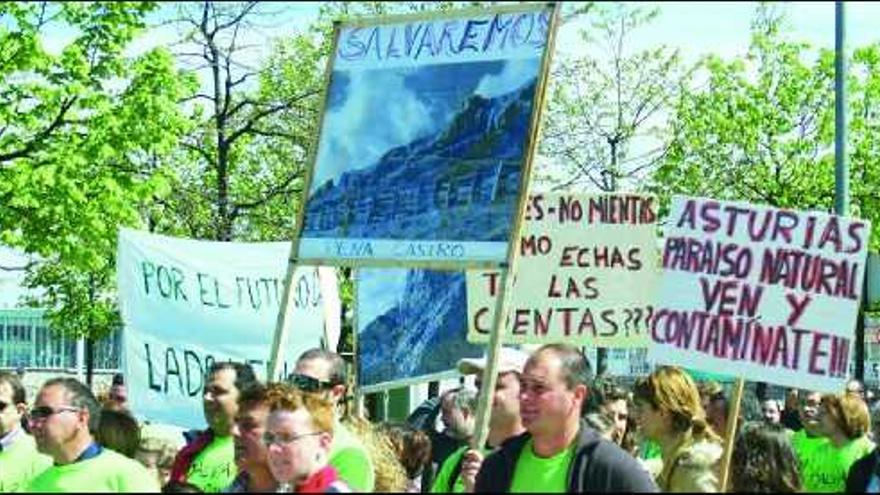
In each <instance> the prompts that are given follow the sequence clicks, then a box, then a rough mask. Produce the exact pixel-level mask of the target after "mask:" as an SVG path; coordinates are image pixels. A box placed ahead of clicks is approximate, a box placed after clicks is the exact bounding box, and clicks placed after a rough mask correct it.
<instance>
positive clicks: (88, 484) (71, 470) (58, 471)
mask: <svg viewBox="0 0 880 495" xmlns="http://www.w3.org/2000/svg"><path fill="white" fill-rule="evenodd" d="M27 491H29V492H54V493H62V492H73V493H85V492H114V493H132V492H134V493H136V492H150V493H158V492H159V480H158V479H156V476H155V475H153V474H151V473H150V472H149V471H147V468H145V467H143V466H142V465H141V464H140V463H139V462H137V461H134V460H132V459H129V458H128V457H125V456H124V455H122V454H119V453H116V452H114V451H112V450H110V449H104V450H103V451H102V452H101V453H100V454H98V455H97V456H95V457H92V458H91V459H86V460H85V461H80V462H74V463H73V464H64V465H62V466H51V467H49V468H48V469H46V470H45V471H43V472H42V473H41V474H40V475H39V476H37V477H36V478H35V479H34V480H33V481H31V484H30V485H29V486H28V489H27Z"/></svg>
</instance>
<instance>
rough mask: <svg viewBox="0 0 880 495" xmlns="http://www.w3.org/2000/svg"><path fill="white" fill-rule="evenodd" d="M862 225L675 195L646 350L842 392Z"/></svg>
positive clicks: (663, 359)
mask: <svg viewBox="0 0 880 495" xmlns="http://www.w3.org/2000/svg"><path fill="white" fill-rule="evenodd" d="M869 233H870V226H869V224H868V223H867V222H865V221H863V220H857V219H850V218H843V217H838V216H833V215H829V214H827V213H820V212H798V211H790V210H782V209H778V208H772V207H767V206H758V205H752V204H749V203H744V202H726V201H718V200H713V199H701V198H686V197H675V198H674V200H673V202H672V206H671V210H670V213H669V218H668V220H667V226H666V231H665V237H664V249H663V261H662V264H663V276H662V279H661V284H660V292H659V293H660V296H659V300H658V303H657V307H656V308H655V310H654V313H653V317H652V320H651V338H652V342H653V344H652V346H651V347H650V352H649V357H650V359H652V360H654V361H656V362H657V363H658V364H675V365H681V366H686V367H691V368H695V369H700V370H705V371H714V372H723V373H725V374H730V375H734V376H740V377H742V378H745V379H747V380H754V381H764V382H769V383H775V384H778V385H782V386H787V387H800V388H806V389H810V390H819V391H828V392H837V391H839V390H842V387H843V386H844V382H845V380H846V377H847V371H848V362H849V358H850V355H851V354H852V349H853V348H854V345H853V338H854V329H855V324H856V316H857V312H858V306H859V301H860V298H861V294H862V283H863V280H864V279H863V277H864V272H865V257H866V253H867V246H868V235H869Z"/></svg>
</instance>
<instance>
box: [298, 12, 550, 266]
mask: <svg viewBox="0 0 880 495" xmlns="http://www.w3.org/2000/svg"><path fill="white" fill-rule="evenodd" d="M551 11H552V9H551V8H550V7H548V6H547V5H546V4H539V5H519V6H514V7H511V6H506V7H502V8H498V7H495V8H486V9H485V10H482V11H480V12H479V13H476V14H475V13H473V11H471V12H470V13H443V14H432V15H431V18H426V19H422V20H412V19H408V20H406V21H403V20H401V21H398V22H395V21H393V20H373V21H369V20H368V21H359V22H358V23H356V24H351V25H346V26H343V27H341V28H340V29H339V30H338V31H337V38H336V44H335V47H336V51H335V53H334V54H333V59H332V66H331V78H330V84H329V87H328V89H327V94H328V96H327V100H326V105H325V109H324V114H323V119H322V124H321V132H320V136H319V143H318V150H317V157H316V159H315V163H314V165H313V168H312V170H311V175H310V182H309V184H310V185H309V189H308V194H307V198H306V200H305V201H306V203H305V214H304V218H303V221H302V227H301V228H302V230H301V233H300V235H299V239H300V240H299V245H298V250H299V251H298V258H299V259H300V260H305V261H306V262H308V260H321V262H322V263H326V264H347V265H352V264H353V265H373V266H376V265H379V264H383V263H384V264H385V265H387V264H388V263H392V262H393V263H401V264H402V265H401V266H431V265H438V266H439V265H442V266H446V267H464V266H474V264H475V263H481V264H482V266H485V265H487V264H489V265H491V264H498V263H499V262H501V261H503V260H504V259H505V258H506V255H507V250H508V246H509V241H510V237H511V236H512V234H511V230H512V229H511V227H512V225H513V223H514V222H513V217H514V212H515V211H517V208H518V206H519V202H520V198H521V189H522V187H521V184H522V181H523V169H524V167H525V166H526V157H527V156H528V153H529V150H530V147H531V146H532V144H533V143H532V140H531V139H530V132H531V124H532V121H533V119H534V113H535V111H536V106H537V105H536V104H535V99H536V94H537V88H538V87H539V85H541V84H543V80H544V77H543V72H544V68H543V65H542V60H543V57H544V56H546V53H545V52H546V46H547V41H548V33H549V23H550V14H551ZM413 263H416V264H415V265H414V264H413ZM419 263H420V264H419Z"/></svg>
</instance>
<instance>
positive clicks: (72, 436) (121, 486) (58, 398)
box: [26, 378, 159, 493]
mask: <svg viewBox="0 0 880 495" xmlns="http://www.w3.org/2000/svg"><path fill="white" fill-rule="evenodd" d="M99 419H100V406H99V405H98V401H97V400H96V399H95V396H94V395H92V392H91V390H89V388H88V387H86V386H85V385H83V384H82V383H80V382H79V381H78V380H75V379H73V378H55V379H52V380H49V381H47V382H46V383H45V384H44V385H43V387H42V388H41V389H40V393H39V394H38V395H37V400H36V401H35V402H34V408H33V409H31V411H30V413H29V415H28V424H29V426H30V430H31V432H32V433H33V435H34V440H35V441H36V444H37V450H39V451H40V452H41V453H43V454H46V455H48V456H50V457H51V458H52V460H53V461H54V465H52V466H51V467H49V468H47V469H46V470H44V471H43V472H42V473H40V475H39V476H37V477H36V478H34V479H33V480H32V481H31V482H30V484H29V485H28V487H27V490H26V491H29V492H55V493H61V492H114V493H128V492H154V493H155V492H158V491H159V483H158V480H156V478H155V476H153V475H151V474H150V472H149V471H147V469H146V468H145V467H143V466H142V465H141V464H140V463H138V462H137V461H134V460H132V459H129V458H127V457H125V456H123V455H122V454H118V453H116V452H114V451H112V450H110V449H106V448H104V447H102V446H100V445H99V444H98V443H97V442H95V439H94V437H93V432H94V431H96V430H97V428H98V420H99Z"/></svg>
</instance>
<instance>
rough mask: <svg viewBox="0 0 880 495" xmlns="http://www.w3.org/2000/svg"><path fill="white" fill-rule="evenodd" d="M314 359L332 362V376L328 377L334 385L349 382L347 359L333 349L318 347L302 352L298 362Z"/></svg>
mask: <svg viewBox="0 0 880 495" xmlns="http://www.w3.org/2000/svg"><path fill="white" fill-rule="evenodd" d="M312 359H322V360H324V361H327V362H328V363H330V376H329V378H328V381H329V382H330V383H332V384H333V385H340V384H341V385H345V384H347V383H348V380H347V373H346V370H345V360H344V359H342V356H340V355H339V354H336V353H335V352H333V351H328V350H325V349H320V348H317V347H316V348H313V349H309V350H307V351H306V352H304V353H302V354H301V355H300V356H299V359H297V360H296V362H297V363H301V362H303V361H311V360H312Z"/></svg>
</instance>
